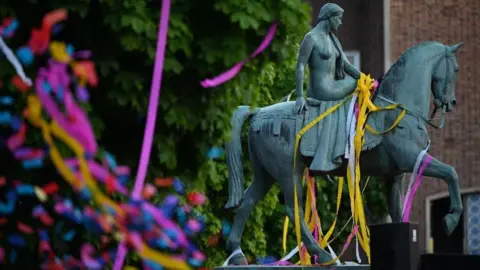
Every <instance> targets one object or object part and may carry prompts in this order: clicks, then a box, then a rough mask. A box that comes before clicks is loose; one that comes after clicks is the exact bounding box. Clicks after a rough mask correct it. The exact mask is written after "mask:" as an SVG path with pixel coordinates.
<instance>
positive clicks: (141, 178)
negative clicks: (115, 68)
mask: <svg viewBox="0 0 480 270" xmlns="http://www.w3.org/2000/svg"><path fill="white" fill-rule="evenodd" d="M169 17H170V0H162V9H161V11H160V26H159V29H158V39H157V51H156V53H155V66H154V69H153V80H152V86H151V89H150V100H149V102H148V113H147V124H146V125H145V133H144V134H143V144H142V152H141V157H140V161H139V164H138V171H137V177H136V179H135V185H134V188H133V192H132V199H134V200H138V199H140V198H141V195H142V190H143V185H144V183H145V176H146V174H147V166H148V163H149V160H150V153H151V150H152V142H153V135H154V131H155V121H156V117H157V110H158V102H159V98H160V84H161V82H162V70H163V63H164V58H165V48H166V45H167V31H168V20H169ZM126 254H127V248H126V246H125V241H122V243H120V246H119V247H118V250H117V257H116V258H115V263H114V266H113V269H114V270H120V269H122V266H123V262H124V260H125V255H126Z"/></svg>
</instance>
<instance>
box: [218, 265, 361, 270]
mask: <svg viewBox="0 0 480 270" xmlns="http://www.w3.org/2000/svg"><path fill="white" fill-rule="evenodd" d="M214 269H217V270H253V269H261V270H279V269H282V270H290V269H292V270H301V269H308V270H370V266H369V265H332V266H299V265H288V266H270V265H245V266H226V267H216V268H214Z"/></svg>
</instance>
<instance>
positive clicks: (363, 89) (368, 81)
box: [283, 73, 406, 265]
mask: <svg viewBox="0 0 480 270" xmlns="http://www.w3.org/2000/svg"><path fill="white" fill-rule="evenodd" d="M373 83H374V80H373V79H372V78H371V77H370V75H368V76H366V75H365V74H363V73H361V76H360V79H359V80H358V81H357V88H356V89H355V92H354V93H356V94H357V95H358V99H357V102H358V107H359V115H358V119H357V126H356V131H355V137H354V147H355V179H352V177H353V176H352V175H351V172H350V170H349V169H347V179H348V189H349V197H350V206H351V209H352V211H353V219H354V223H355V224H359V225H360V226H359V227H360V230H359V232H358V234H357V237H358V240H359V242H360V245H361V246H362V248H363V250H364V251H365V253H366V254H367V257H368V261H369V262H370V237H369V234H370V232H369V230H368V227H367V226H366V221H365V212H364V208H363V202H362V196H361V194H362V192H361V190H360V179H361V177H360V153H361V150H362V146H363V140H364V134H365V129H367V130H368V131H369V132H371V133H373V134H377V135H378V134H384V133H386V132H389V131H390V130H392V129H393V128H395V127H396V126H397V125H398V123H399V122H400V121H401V120H402V119H403V117H404V116H405V114H406V109H405V108H403V110H402V112H401V113H400V115H399V116H398V117H397V119H396V120H395V121H394V123H393V124H392V126H391V127H389V128H388V129H387V130H385V131H382V132H378V131H375V130H373V128H372V127H371V126H370V125H368V124H367V123H366V120H367V117H368V114H369V113H373V112H378V111H381V110H392V109H395V108H397V107H401V105H400V104H392V105H389V106H386V107H377V106H375V105H374V104H373V103H372V101H371V99H370V98H371V93H370V89H372V87H373ZM352 95H353V94H351V95H349V96H347V97H346V98H345V99H344V100H342V101H341V102H340V103H339V104H337V105H335V106H333V107H331V108H330V109H328V110H327V111H325V112H324V113H322V114H321V115H319V116H318V117H317V118H316V119H315V120H313V121H312V122H310V123H309V124H308V125H306V126H305V127H304V128H302V129H301V130H300V132H299V133H298V134H297V136H296V139H295V147H294V172H295V171H296V157H297V151H298V145H299V142H300V139H301V137H302V136H303V135H304V134H305V132H307V131H308V130H309V129H310V128H312V127H313V126H315V125H316V124H317V123H318V122H320V121H321V120H323V119H324V118H325V117H326V116H328V115H329V114H331V113H333V112H334V111H335V110H337V109H338V108H339V107H340V106H341V105H343V104H344V103H345V102H346V101H347V100H348V99H349V98H350V97H351V96H352ZM295 180H296V179H295V177H294V183H295ZM341 181H342V182H343V178H342V180H341ZM342 186H343V185H342ZM307 188H308V186H307ZM339 189H340V186H339ZM339 196H341V194H339V193H337V213H336V217H335V220H334V222H333V224H332V226H331V227H330V229H329V231H328V232H327V234H326V235H325V237H323V239H322V241H321V243H320V244H321V246H322V247H325V246H326V245H327V244H328V243H329V242H328V238H329V237H330V236H331V234H332V233H333V230H334V228H335V224H336V220H337V217H338V211H339V203H340V202H339ZM294 198H295V202H294V207H295V232H296V235H297V245H298V249H299V251H300V248H301V233H300V217H299V214H298V213H299V206H298V195H297V185H296V184H294ZM340 199H341V197H340ZM307 200H308V197H307ZM306 210H307V206H306ZM317 216H318V214H317ZM306 217H308V218H310V214H306ZM318 220H319V218H318ZM309 225H310V226H309V227H311V226H312V222H310V224H309ZM287 229H288V220H287V219H286V222H285V226H284V243H283V248H284V251H285V252H286V235H287V232H286V230H287ZM307 256H308V255H307ZM340 256H341V255H340ZM300 259H301V261H300V262H301V264H308V263H309V262H307V261H306V259H307V258H304V256H302V255H301V254H300ZM337 259H338V257H337V258H336V259H334V260H332V261H331V262H328V263H333V262H335V261H336V260H337ZM323 265H326V264H323Z"/></svg>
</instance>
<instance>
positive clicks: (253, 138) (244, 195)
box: [226, 3, 463, 265]
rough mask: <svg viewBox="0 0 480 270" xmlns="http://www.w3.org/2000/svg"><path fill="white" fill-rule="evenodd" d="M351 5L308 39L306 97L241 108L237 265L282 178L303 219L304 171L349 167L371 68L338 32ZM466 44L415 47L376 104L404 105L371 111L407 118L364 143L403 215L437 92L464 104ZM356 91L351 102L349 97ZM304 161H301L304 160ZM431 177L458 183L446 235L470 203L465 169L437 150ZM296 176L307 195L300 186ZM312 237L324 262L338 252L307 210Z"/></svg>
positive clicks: (301, 63) (389, 118)
mask: <svg viewBox="0 0 480 270" xmlns="http://www.w3.org/2000/svg"><path fill="white" fill-rule="evenodd" d="M342 16H343V9H342V8H341V7H339V6H338V5H336V4H331V3H329V4H325V5H324V6H323V7H322V8H321V10H320V13H319V16H318V21H317V24H316V26H315V27H314V28H313V29H312V30H311V31H310V32H308V33H307V34H306V35H305V36H304V38H303V41H302V43H301V46H300V49H299V54H298V64H297V72H296V89H295V91H296V95H297V99H296V101H285V102H280V103H277V104H273V105H270V106H267V107H263V108H250V107H249V106H239V107H238V108H237V109H236V110H235V111H234V114H233V117H232V137H231V140H230V141H229V142H228V143H227V145H226V155H227V164H228V169H229V200H228V203H227V204H226V207H227V208H234V207H238V208H237V209H236V215H235V219H234V222H233V226H232V229H231V233H230V235H229V237H228V240H227V248H228V249H229V251H230V252H232V253H235V254H234V256H231V259H230V264H232V265H244V264H247V261H246V259H245V256H244V255H243V253H242V252H241V238H242V234H243V230H244V227H245V224H246V222H247V219H248V217H249V215H250V213H251V212H252V210H253V209H254V207H255V205H256V204H257V203H258V202H259V201H260V200H262V199H263V198H264V197H265V195H266V194H267V192H268V191H269V190H270V188H271V187H272V185H273V184H274V183H278V184H279V185H280V188H281V192H282V193H283V195H284V198H285V208H286V214H287V216H288V217H289V219H290V220H291V221H292V222H294V218H295V211H294V210H295V208H294V205H295V198H297V200H298V204H300V203H301V202H302V200H303V194H302V193H303V192H302V174H303V172H304V169H305V168H308V169H309V172H310V174H311V175H314V176H324V177H327V176H337V177H343V176H345V175H346V172H347V167H348V165H347V164H348V157H347V156H348V155H346V152H347V151H346V149H347V148H348V144H349V136H348V127H347V122H348V121H347V119H348V118H349V113H350V112H351V110H350V109H349V106H350V104H351V102H350V100H351V99H352V98H354V97H352V93H353V92H354V91H355V89H356V87H357V80H358V79H359V78H360V77H361V75H362V73H361V72H360V71H359V70H357V69H356V68H355V67H354V66H353V65H352V64H351V63H349V61H348V60H347V58H346V57H345V54H344V52H343V50H342V46H341V44H340V42H339V40H338V39H337V37H336V36H335V35H334V31H336V30H337V29H338V28H339V26H340V25H341V21H342ZM461 45H462V44H461V43H459V44H457V45H453V46H448V45H444V44H442V43H439V42H423V43H420V44H417V45H415V46H413V47H411V48H409V49H407V50H406V51H405V52H404V53H403V54H402V55H401V56H400V57H399V58H398V59H397V60H396V61H395V63H394V64H393V65H392V66H391V68H390V69H389V70H388V72H387V73H386V74H385V76H384V78H383V80H382V81H381V82H380V84H379V85H378V87H377V89H376V91H375V94H374V95H373V98H372V99H371V100H372V102H373V104H374V105H375V106H378V107H386V106H389V105H395V104H396V105H400V106H399V107H397V108H396V109H392V110H383V111H378V112H374V113H370V114H369V115H368V118H367V120H366V121H367V122H366V124H367V125H368V126H369V127H371V128H372V129H373V130H376V131H384V130H386V129H388V127H391V126H392V125H393V124H394V123H395V120H396V119H397V118H398V116H399V114H400V113H401V111H402V110H401V108H403V109H404V111H406V114H405V116H404V117H403V118H402V119H401V121H400V122H399V123H398V124H397V125H396V126H395V127H394V128H393V129H391V130H390V131H388V132H385V133H375V132H369V131H365V135H364V138H363V142H364V143H363V146H362V147H361V154H360V156H361V158H360V165H359V166H360V171H361V173H362V175H367V176H374V177H377V178H380V179H383V180H384V181H385V182H386V184H387V190H388V204H389V205H388V206H389V207H388V210H389V214H390V216H391V218H392V221H393V222H400V221H401V215H402V195H403V186H402V184H403V178H404V174H405V173H411V172H412V171H413V170H414V166H415V163H416V158H417V156H419V153H420V152H422V150H424V149H426V148H427V146H428V145H429V143H430V139H429V135H428V132H427V129H426V125H430V126H433V127H437V128H438V126H436V125H435V124H433V122H432V119H433V116H432V117H430V118H429V108H430V104H431V103H432V100H431V94H432V95H433V105H434V111H437V110H441V111H442V119H441V125H440V127H443V123H444V122H445V113H446V112H450V111H451V110H452V109H453V108H454V107H455V105H456V100H455V80H456V75H457V72H458V70H459V66H458V63H457V60H456V56H455V53H456V52H457V50H458V49H459V48H460V47H461ZM307 65H308V67H309V71H310V72H309V81H308V88H307V91H306V93H307V94H306V98H304V93H303V83H304V81H303V78H304V71H305V67H306V66H307ZM345 99H347V101H345ZM332 107H336V110H334V111H333V112H332V113H331V114H329V115H328V116H326V117H325V118H324V119H323V120H321V121H320V122H318V124H316V125H315V126H313V127H312V128H310V129H309V130H308V131H307V132H305V133H304V134H303V136H302V138H301V140H300V144H299V147H298V149H297V152H296V153H295V148H296V147H295V141H296V136H297V134H298V133H299V131H300V130H301V129H302V128H304V127H305V126H306V125H308V124H309V123H310V122H312V121H313V120H314V119H315V118H317V117H318V116H319V115H321V114H322V113H325V112H327V111H328V110H329V109H331V108H332ZM433 114H434V113H433ZM247 119H249V120H250V127H249V130H248V153H249V159H250V161H251V164H252V166H253V181H252V183H251V184H250V186H249V187H248V188H247V189H246V191H245V192H244V174H243V164H242V144H241V132H242V127H243V125H244V123H245V121H247ZM294 163H295V164H296V166H294ZM423 174H424V176H427V177H433V178H439V179H443V180H444V181H445V182H446V183H447V185H448V190H449V192H450V210H449V212H448V213H447V214H446V215H445V217H444V219H443V225H444V228H445V231H446V234H448V235H449V234H451V233H452V231H453V230H454V229H455V228H456V226H457V225H458V222H459V218H460V216H461V214H462V211H463V205H462V200H461V196H460V187H459V178H458V175H457V173H456V171H455V169H454V168H453V167H452V166H450V165H448V164H445V163H443V162H441V161H439V160H437V159H435V158H432V159H431V162H430V163H429V164H428V166H427V167H426V169H425V170H424V173H423ZM294 185H296V190H297V192H298V196H295V194H294V189H293V187H294ZM299 216H300V231H301V236H302V240H303V243H304V245H305V247H306V249H307V251H308V253H309V254H310V256H316V257H317V262H319V263H322V262H328V261H331V260H332V257H331V255H330V254H329V253H328V252H326V251H324V250H323V249H322V248H321V247H320V245H319V244H318V243H317V242H316V241H315V239H314V237H313V236H312V233H311V232H310V230H309V228H308V226H307V224H306V223H305V221H304V213H303V210H302V209H300V210H299Z"/></svg>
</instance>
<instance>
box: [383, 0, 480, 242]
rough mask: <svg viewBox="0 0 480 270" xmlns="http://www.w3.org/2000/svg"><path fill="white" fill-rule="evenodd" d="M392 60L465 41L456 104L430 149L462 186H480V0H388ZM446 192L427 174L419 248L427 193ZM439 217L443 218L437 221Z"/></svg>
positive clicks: (418, 217) (417, 215)
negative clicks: (419, 48)
mask: <svg viewBox="0 0 480 270" xmlns="http://www.w3.org/2000/svg"><path fill="white" fill-rule="evenodd" d="M390 2H391V5H390V16H391V17H390V22H391V23H390V31H391V32H390V33H391V34H390V36H391V42H390V47H391V53H392V59H396V58H397V57H398V56H399V55H400V54H401V53H402V52H403V51H404V50H405V49H407V48H408V47H410V46H412V45H414V44H415V43H418V42H422V41H426V40H437V41H440V42H443V43H445V44H449V45H453V44H456V43H457V42H460V41H463V42H465V44H464V46H463V47H462V49H461V51H459V52H458V53H457V61H458V63H459V65H460V73H459V75H458V81H457V87H456V89H457V90H456V98H457V108H456V109H455V110H454V111H453V112H451V113H449V114H447V119H448V120H447V123H446V127H445V129H443V130H432V129H430V130H429V133H430V137H431V139H432V151H431V154H432V155H433V156H434V157H435V158H437V159H439V160H441V161H443V162H445V163H448V164H451V165H452V166H453V167H455V168H456V170H457V173H458V175H459V177H460V186H461V188H462V189H465V188H470V187H474V186H480V179H479V178H478V177H477V176H478V175H480V158H479V155H480V152H479V151H480V92H479V89H478V88H477V87H476V84H477V83H478V82H480V81H479V79H480V67H479V66H478V65H479V64H480V62H479V61H478V60H479V59H480V19H479V18H480V1H472V0H423V1H418V0H390ZM444 191H447V187H446V184H445V183H444V182H443V181H441V180H437V179H431V178H426V179H424V182H423V184H422V186H421V188H420V189H419V192H418V193H417V195H416V198H415V202H414V204H413V205H414V207H413V209H412V218H411V219H412V221H416V222H419V226H420V232H419V233H420V235H419V241H420V245H421V250H422V251H423V250H424V248H425V241H424V240H425V222H426V221H425V198H426V196H429V195H432V194H436V193H439V192H444ZM435 222H441V220H438V221H435Z"/></svg>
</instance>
